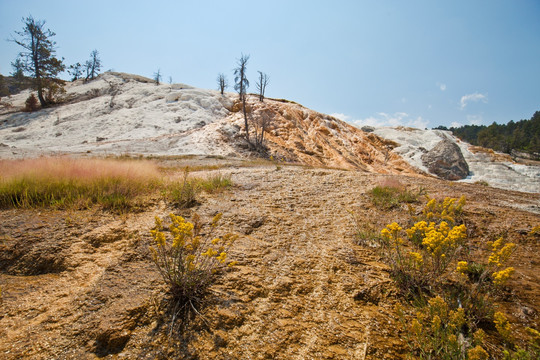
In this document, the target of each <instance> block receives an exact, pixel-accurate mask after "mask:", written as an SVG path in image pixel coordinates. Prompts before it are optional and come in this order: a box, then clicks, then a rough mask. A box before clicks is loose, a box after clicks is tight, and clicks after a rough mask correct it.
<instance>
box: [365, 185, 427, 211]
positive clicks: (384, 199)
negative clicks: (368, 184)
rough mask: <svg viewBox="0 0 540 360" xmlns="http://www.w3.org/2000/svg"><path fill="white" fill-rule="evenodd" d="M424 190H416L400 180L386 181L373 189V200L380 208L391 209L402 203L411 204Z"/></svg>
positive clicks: (371, 192) (371, 193)
mask: <svg viewBox="0 0 540 360" xmlns="http://www.w3.org/2000/svg"><path fill="white" fill-rule="evenodd" d="M421 192H422V190H420V191H417V192H414V191H412V190H409V189H407V188H406V187H404V186H403V185H401V184H400V183H398V182H388V181H387V182H386V183H384V184H381V185H377V186H375V187H374V188H373V189H371V191H370V193H369V195H370V197H371V202H372V203H373V205H375V206H376V207H377V208H379V209H383V210H390V209H392V208H395V207H398V206H399V205H400V204H402V203H406V204H410V203H414V202H417V201H418V197H419V196H420V193H421Z"/></svg>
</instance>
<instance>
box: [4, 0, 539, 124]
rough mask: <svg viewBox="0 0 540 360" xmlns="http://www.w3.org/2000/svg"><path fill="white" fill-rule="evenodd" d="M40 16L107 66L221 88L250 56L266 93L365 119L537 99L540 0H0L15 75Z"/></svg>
mask: <svg viewBox="0 0 540 360" xmlns="http://www.w3.org/2000/svg"><path fill="white" fill-rule="evenodd" d="M30 14H31V15H32V16H33V17H34V18H35V19H43V20H46V22H47V23H46V27H48V28H50V29H51V30H52V31H54V32H56V36H55V37H54V40H55V41H56V42H57V46H58V48H57V54H58V55H59V56H60V57H64V58H65V63H66V64H68V65H69V64H73V63H75V62H81V63H83V62H84V61H85V60H87V59H88V57H89V55H90V52H91V51H92V50H93V49H97V50H98V51H99V53H100V57H101V59H102V62H103V70H108V69H113V70H114V71H122V72H129V73H135V74H139V75H144V76H148V77H152V75H153V73H154V72H156V71H157V70H158V69H161V72H162V74H163V75H164V80H165V81H167V80H168V78H169V76H171V77H172V80H173V82H182V83H187V84H190V85H193V86H197V87H202V88H216V80H215V79H216V76H217V75H218V73H220V72H223V73H224V74H226V75H227V77H228V79H229V82H230V83H232V82H233V74H232V70H233V68H234V67H235V63H236V59H237V58H239V57H240V55H241V54H242V53H244V54H249V55H250V61H249V63H248V78H249V79H250V81H251V87H250V90H251V91H253V92H255V80H256V79H255V78H256V75H257V70H260V71H263V72H265V73H267V74H268V76H269V77H270V84H269V85H268V88H267V95H268V96H269V97H276V98H286V99H290V100H294V101H296V102H299V103H301V104H303V105H305V106H307V107H309V108H312V109H314V110H317V111H320V112H324V113H328V114H334V115H336V116H338V117H340V118H342V119H345V120H347V121H349V122H351V123H355V124H357V125H365V124H371V125H407V126H416V127H435V126H438V125H445V126H450V125H453V124H454V125H455V124H486V125H489V124H491V123H492V122H493V121H496V122H497V123H506V122H507V121H509V120H515V121H517V120H520V119H528V118H530V117H531V116H532V115H533V113H534V112H535V111H537V110H540V1H539V0H504V1H501V0H482V1H480V0H467V1H462V0H451V1H450V0H448V1H438V0H425V1H420V0H409V1H402V0H395V1H390V0H372V1H363V0H357V1H352V0H351V1H340V0H334V1H331V2H330V1H317V0H311V1H294V0H289V1H281V0H275V1H265V2H260V1H236V0H229V1H217V0H216V1H209V0H198V1H195V0H192V1H181V0H180V1H161V0H154V1H136V0H131V1H122V0H108V1H101V0H93V1H91V2H88V1H78V0H71V1H68V0H65V1H59V0H47V1H43V0H36V1H31V0H0V39H1V41H0V73H2V74H4V75H5V74H8V73H9V72H11V71H12V69H11V66H10V63H11V62H12V61H13V60H14V59H15V58H16V56H17V53H18V52H19V51H20V49H19V48H18V46H17V45H16V44H14V43H12V42H8V41H5V40H6V39H9V38H10V37H11V36H12V34H13V32H14V31H15V30H21V29H22V27H23V23H22V21H21V19H22V18H23V17H26V16H28V15H30ZM65 77H66V78H67V75H66V76H65ZM230 91H232V88H231V89H230Z"/></svg>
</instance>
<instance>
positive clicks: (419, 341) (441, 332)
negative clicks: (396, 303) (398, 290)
mask: <svg viewBox="0 0 540 360" xmlns="http://www.w3.org/2000/svg"><path fill="white" fill-rule="evenodd" d="M397 313H398V316H399V319H400V322H401V325H402V328H403V330H404V336H405V340H406V342H407V344H408V345H409V347H410V349H411V350H412V352H413V354H414V355H416V356H418V357H419V358H421V359H429V358H432V359H435V358H437V359H459V358H461V356H460V355H461V352H462V345H461V344H460V342H459V340H458V339H459V335H460V333H461V332H462V331H463V327H464V325H465V322H466V319H465V312H464V311H463V309H461V308H458V309H457V310H451V309H450V307H449V306H448V304H447V303H446V301H445V300H444V299H443V298H442V297H440V296H436V297H434V298H431V299H429V301H428V303H427V306H426V307H423V308H421V309H420V310H419V311H417V313H416V314H415V315H414V317H413V319H412V320H411V321H409V320H407V319H406V318H405V314H404V312H403V309H401V308H398V309H397Z"/></svg>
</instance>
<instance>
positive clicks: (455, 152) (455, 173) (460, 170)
mask: <svg viewBox="0 0 540 360" xmlns="http://www.w3.org/2000/svg"><path fill="white" fill-rule="evenodd" d="M422 162H423V164H424V166H426V167H427V168H428V170H429V172H430V173H432V174H435V175H437V176H438V177H440V178H442V179H445V180H460V179H464V178H466V177H467V175H469V165H468V164H467V161H465V158H464V157H463V154H462V153H461V150H460V148H459V146H458V145H457V144H455V143H454V142H452V141H450V140H448V139H444V140H442V141H440V142H439V143H438V144H437V145H435V147H434V148H433V149H431V150H430V151H428V152H427V153H426V154H424V155H422Z"/></svg>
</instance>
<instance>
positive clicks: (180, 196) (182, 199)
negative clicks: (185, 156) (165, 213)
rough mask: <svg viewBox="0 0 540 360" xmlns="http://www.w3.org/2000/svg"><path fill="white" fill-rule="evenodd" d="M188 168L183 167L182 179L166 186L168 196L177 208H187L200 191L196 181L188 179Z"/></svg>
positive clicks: (191, 204)
mask: <svg viewBox="0 0 540 360" xmlns="http://www.w3.org/2000/svg"><path fill="white" fill-rule="evenodd" d="M188 176H189V168H188V167H186V168H184V174H183V176H182V181H180V182H173V183H172V184H170V185H169V186H168V193H169V194H168V198H169V199H170V200H171V201H172V203H173V204H174V205H175V206H177V207H178V208H181V209H183V208H189V207H192V206H193V205H195V204H196V203H197V195H198V194H199V192H200V187H199V186H198V184H197V181H195V180H193V179H190V178H189V177H188Z"/></svg>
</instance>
